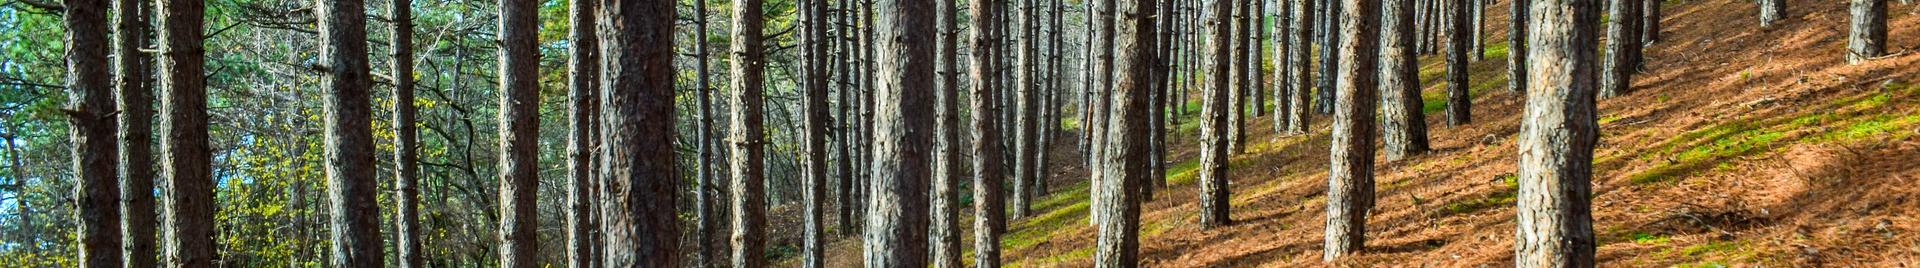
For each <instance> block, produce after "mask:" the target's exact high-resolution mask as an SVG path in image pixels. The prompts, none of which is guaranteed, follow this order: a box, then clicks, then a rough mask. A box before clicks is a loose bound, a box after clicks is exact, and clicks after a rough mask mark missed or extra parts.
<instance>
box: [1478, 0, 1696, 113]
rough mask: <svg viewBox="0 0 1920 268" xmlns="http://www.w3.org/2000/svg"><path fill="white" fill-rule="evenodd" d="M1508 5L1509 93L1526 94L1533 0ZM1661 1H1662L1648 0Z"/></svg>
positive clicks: (1516, 1) (1519, 0) (1518, 0)
mask: <svg viewBox="0 0 1920 268" xmlns="http://www.w3.org/2000/svg"><path fill="white" fill-rule="evenodd" d="M1512 1H1513V2H1512V4H1511V5H1508V9H1507V12H1508V17H1509V18H1511V20H1509V21H1507V91H1509V92H1513V93H1525V92H1526V91H1527V61H1529V59H1528V58H1527V51H1529V50H1531V49H1529V48H1530V47H1531V45H1528V44H1527V21H1528V18H1527V15H1528V14H1527V13H1528V10H1529V9H1532V7H1529V5H1531V3H1533V0H1512ZM1647 1H1661V0H1647Z"/></svg>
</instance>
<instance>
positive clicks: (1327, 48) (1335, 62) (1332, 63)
mask: <svg viewBox="0 0 1920 268" xmlns="http://www.w3.org/2000/svg"><path fill="white" fill-rule="evenodd" d="M1323 1H1326V2H1324V4H1326V5H1325V6H1322V7H1320V10H1321V14H1320V19H1321V24H1320V29H1321V31H1320V55H1340V45H1339V44H1340V35H1339V33H1338V32H1337V31H1339V30H1340V24H1342V23H1345V22H1343V21H1340V12H1341V11H1342V9H1340V5H1341V4H1342V3H1343V2H1342V1H1345V0H1323ZM1319 58H1320V76H1319V78H1320V90H1319V91H1317V92H1318V93H1319V94H1317V96H1315V97H1314V98H1315V104H1314V107H1317V108H1319V111H1320V113H1321V114H1332V113H1333V98H1334V96H1333V95H1334V94H1335V89H1334V87H1333V84H1334V77H1335V75H1334V73H1335V70H1337V68H1339V67H1340V57H1328V56H1322V57H1319Z"/></svg>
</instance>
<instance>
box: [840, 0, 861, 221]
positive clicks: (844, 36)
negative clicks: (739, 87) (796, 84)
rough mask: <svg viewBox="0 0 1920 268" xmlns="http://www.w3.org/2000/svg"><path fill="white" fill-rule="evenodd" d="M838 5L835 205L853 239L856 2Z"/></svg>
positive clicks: (855, 134)
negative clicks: (853, 9)
mask: <svg viewBox="0 0 1920 268" xmlns="http://www.w3.org/2000/svg"><path fill="white" fill-rule="evenodd" d="M838 2H840V10H839V12H838V13H839V14H840V16H837V18H835V19H836V20H837V21H838V23H836V25H838V26H836V27H834V28H835V29H838V31H837V32H838V33H839V34H838V35H837V36H835V37H834V38H835V41H838V42H839V44H840V47H839V48H838V49H837V50H838V51H839V53H835V54H837V55H839V57H840V60H837V61H834V64H835V65H836V66H834V69H838V70H840V71H839V72H837V73H839V74H840V76H839V78H840V79H839V80H840V81H839V82H840V87H839V88H840V126H841V128H840V133H842V134H841V135H839V138H840V146H839V147H840V148H839V149H840V185H839V186H838V188H836V189H837V190H836V191H838V192H837V193H835V194H836V195H838V196H839V199H838V200H837V201H838V202H835V203H839V206H840V234H841V235H843V236H853V235H854V234H856V233H855V232H854V229H853V228H854V224H855V223H858V222H859V220H858V218H856V217H855V216H854V215H857V214H855V212H856V211H858V209H856V206H855V204H857V203H858V202H856V201H855V198H854V191H856V190H855V189H854V187H853V186H854V184H856V182H854V181H855V177H857V176H858V175H857V174H859V173H860V171H859V170H858V169H857V168H855V167H854V165H853V163H854V161H855V160H857V159H858V158H859V157H857V156H856V155H855V153H854V151H853V148H854V146H853V144H854V143H856V142H858V141H857V140H855V138H856V137H858V136H859V134H858V133H855V132H857V131H856V130H855V129H856V128H854V127H853V124H855V123H856V122H857V121H860V120H859V119H857V118H855V117H856V116H855V115H854V112H853V111H854V110H856V108H855V107H854V100H853V95H854V92H853V91H854V87H853V77H854V76H855V75H854V74H855V73H856V71H854V70H853V60H854V59H856V58H858V57H855V55H854V54H853V36H854V34H853V31H852V30H851V29H850V27H851V26H849V23H848V20H849V19H848V18H849V17H852V16H849V14H851V13H850V12H848V11H847V10H848V7H850V6H852V2H853V1H838Z"/></svg>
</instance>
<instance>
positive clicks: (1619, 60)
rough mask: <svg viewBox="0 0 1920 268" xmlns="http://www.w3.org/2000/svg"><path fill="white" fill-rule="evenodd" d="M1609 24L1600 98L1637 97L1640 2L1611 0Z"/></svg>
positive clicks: (1634, 0) (1636, 0) (1637, 0)
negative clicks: (1635, 89)
mask: <svg viewBox="0 0 1920 268" xmlns="http://www.w3.org/2000/svg"><path fill="white" fill-rule="evenodd" d="M1609 2H1610V3H1612V4H1613V7H1612V8H1609V10H1612V12H1613V13H1612V14H1609V15H1608V17H1612V18H1613V19H1609V20H1607V53H1606V55H1607V56H1606V57H1607V59H1606V63H1605V64H1606V66H1604V69H1602V72H1603V73H1601V77H1600V97H1601V98H1606V97H1613V96H1619V95H1626V94H1630V93H1633V73H1635V72H1638V71H1639V69H1640V68H1639V66H1640V64H1639V63H1638V61H1639V60H1638V59H1639V58H1640V56H1639V55H1640V51H1641V45H1640V4H1641V3H1640V0H1611V1H1609Z"/></svg>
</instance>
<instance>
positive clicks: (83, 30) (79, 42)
mask: <svg viewBox="0 0 1920 268" xmlns="http://www.w3.org/2000/svg"><path fill="white" fill-rule="evenodd" d="M63 4H64V6H65V7H66V9H65V10H66V15H65V16H62V19H63V20H64V21H65V22H66V26H67V40H66V41H67V70H68V74H67V81H66V82H67V83H66V84H67V108H66V109H67V110H68V112H67V124H68V125H70V126H72V127H70V128H68V129H67V131H68V135H71V138H72V140H73V147H70V149H71V150H70V152H71V153H73V155H72V157H73V177H74V180H73V192H74V195H73V199H74V202H75V203H76V204H74V208H75V209H74V210H75V211H74V214H75V216H76V217H78V218H79V219H80V226H79V228H77V229H78V231H76V232H75V235H76V236H79V239H80V248H79V249H78V251H79V252H78V254H79V255H80V256H79V258H78V261H79V262H80V263H79V265H80V266H82V267H119V266H120V265H124V264H125V263H124V262H125V261H126V259H125V257H124V255H122V252H121V250H122V248H121V236H122V235H124V234H122V233H121V232H120V181H119V180H118V178H116V177H115V176H117V175H118V174H115V172H114V170H115V168H116V166H118V165H119V163H117V162H119V161H118V160H119V155H120V153H119V146H118V144H116V143H115V142H116V140H117V139H118V136H117V135H118V133H117V132H118V131H117V130H116V128H117V127H116V126H117V125H118V124H116V122H115V118H114V116H113V113H114V112H115V111H114V100H113V91H114V78H113V73H112V71H111V66H112V65H109V62H108V61H107V53H109V51H111V50H112V47H118V46H117V45H115V44H114V43H113V42H111V40H109V39H108V38H107V29H108V27H109V26H108V25H107V9H109V8H110V7H109V6H108V5H107V1H105V0H67V1H63ZM128 34H129V33H122V35H128ZM208 220H211V219H208Z"/></svg>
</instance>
